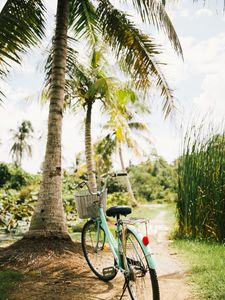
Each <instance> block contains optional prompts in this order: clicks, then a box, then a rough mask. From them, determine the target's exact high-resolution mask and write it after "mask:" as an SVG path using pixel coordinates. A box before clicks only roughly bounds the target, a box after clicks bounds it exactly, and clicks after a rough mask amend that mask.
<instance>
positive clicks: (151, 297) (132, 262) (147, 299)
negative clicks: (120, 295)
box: [125, 229, 160, 300]
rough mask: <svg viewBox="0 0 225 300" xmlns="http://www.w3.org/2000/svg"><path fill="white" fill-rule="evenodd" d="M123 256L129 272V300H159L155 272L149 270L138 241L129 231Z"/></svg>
mask: <svg viewBox="0 0 225 300" xmlns="http://www.w3.org/2000/svg"><path fill="white" fill-rule="evenodd" d="M125 254H126V258H127V262H128V266H129V269H130V270H131V276H130V277H131V278H129V279H128V292H129V295H130V299H131V300H159V299H160V295H159V285H158V279H157V275H156V272H155V270H154V269H151V268H150V266H149V263H148V260H147V259H146V257H145V254H144V252H143V250H142V248H141V245H140V242H139V240H138V239H137V237H136V236H135V235H134V234H133V233H132V232H131V231H130V230H129V229H128V230H127V232H126V245H125Z"/></svg>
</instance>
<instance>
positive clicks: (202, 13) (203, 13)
mask: <svg viewBox="0 0 225 300" xmlns="http://www.w3.org/2000/svg"><path fill="white" fill-rule="evenodd" d="M195 15H196V16H197V17H202V16H207V17H211V16H212V15H213V12H212V11H211V10H210V9H208V8H201V9H198V10H197V11H196V13H195Z"/></svg>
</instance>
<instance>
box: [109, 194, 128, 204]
mask: <svg viewBox="0 0 225 300" xmlns="http://www.w3.org/2000/svg"><path fill="white" fill-rule="evenodd" d="M129 203H130V200H129V196H128V193H121V192H117V193H113V194H108V197H107V206H108V207H110V206H114V205H128V204H129Z"/></svg>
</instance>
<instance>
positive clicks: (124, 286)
mask: <svg viewBox="0 0 225 300" xmlns="http://www.w3.org/2000/svg"><path fill="white" fill-rule="evenodd" d="M127 287H128V280H127V279H125V281H124V285H123V292H122V295H121V296H120V299H119V300H121V299H122V298H123V296H124V293H125V291H126V289H127Z"/></svg>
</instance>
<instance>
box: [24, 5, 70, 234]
mask: <svg viewBox="0 0 225 300" xmlns="http://www.w3.org/2000/svg"><path fill="white" fill-rule="evenodd" d="M68 9H69V0H58V5H57V15H56V30H55V38H54V42H53V43H54V44H53V45H54V53H53V64H52V75H51V76H52V77H51V87H50V106H49V116H48V138H47V146H46V152H45V161H44V166H43V175H42V182H41V187H40V193H39V197H38V203H37V206H36V209H35V212H34V214H33V217H32V220H31V225H30V229H29V232H28V233H27V236H28V237H30V236H31V237H48V236H50V237H63V238H65V237H66V238H69V235H68V231H67V226H66V218H65V213H64V209H63V203H62V188H61V135H62V118H63V102H64V88H65V68H66V56H67V28H68Z"/></svg>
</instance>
